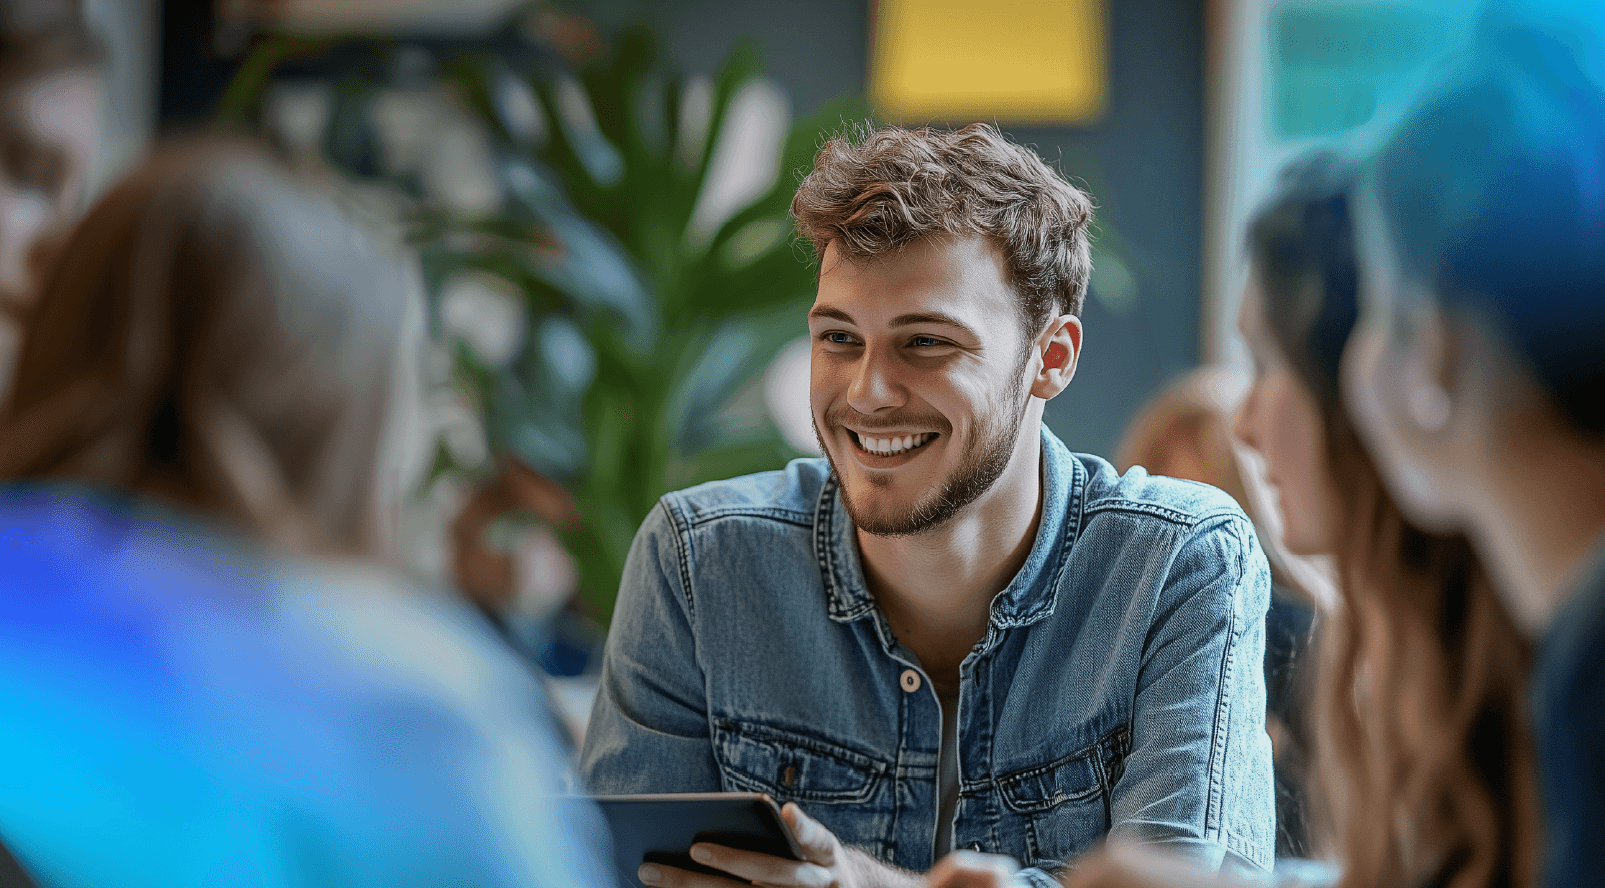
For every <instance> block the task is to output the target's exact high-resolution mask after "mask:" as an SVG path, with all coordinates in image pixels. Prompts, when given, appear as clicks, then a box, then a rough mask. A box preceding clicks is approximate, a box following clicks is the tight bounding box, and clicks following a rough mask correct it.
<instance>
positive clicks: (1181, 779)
mask: <svg viewBox="0 0 1605 888" xmlns="http://www.w3.org/2000/svg"><path fill="white" fill-rule="evenodd" d="M1269 603H1270V570H1269V567H1268V566H1267V564H1266V561H1265V555H1264V553H1263V552H1262V551H1261V550H1260V547H1259V543H1258V541H1257V539H1256V537H1255V535H1254V530H1253V527H1252V526H1251V525H1250V524H1249V523H1248V521H1247V520H1246V519H1245V518H1244V517H1243V516H1242V515H1241V514H1235V515H1223V516H1220V517H1218V518H1210V519H1206V520H1204V521H1203V522H1201V523H1200V524H1199V525H1198V526H1197V527H1196V528H1194V529H1193V530H1192V531H1191V533H1190V535H1189V536H1188V538H1186V539H1184V540H1183V541H1182V542H1181V545H1180V548H1179V549H1178V550H1177V553H1176V557H1175V559H1174V561H1173V562H1172V564H1171V569H1170V573H1169V576H1168V578H1167V580H1166V583H1165V586H1164V589H1163V591H1162V592H1161V593H1160V596H1159V598H1158V600H1157V602H1156V603H1155V613H1154V614H1153V619H1152V622H1151V628H1150V630H1149V634H1148V642H1147V644H1146V646H1145V648H1144V651H1143V656H1142V664H1141V667H1140V671H1139V673H1138V678H1137V693H1136V699H1135V702H1134V708H1133V717H1132V721H1133V724H1132V738H1133V740H1132V748H1131V751H1130V753H1129V755H1128V756H1127V758H1126V760H1125V764H1124V770H1123V773H1122V774H1121V776H1120V778H1119V779H1118V781H1117V782H1116V783H1115V784H1114V785H1113V787H1112V793H1111V800H1110V814H1111V824H1112V828H1111V831H1110V835H1111V836H1112V837H1116V838H1125V839H1130V840H1135V841H1142V842H1148V843H1158V844H1165V845H1170V846H1172V847H1173V848H1174V849H1175V850H1177V851H1180V852H1182V853H1184V854H1188V855H1191V856H1196V857H1197V858H1199V860H1200V862H1202V863H1205V864H1207V865H1210V866H1219V867H1225V868H1228V869H1232V868H1240V867H1243V866H1244V865H1245V864H1247V868H1248V869H1251V870H1253V869H1261V870H1262V869H1269V868H1270V867H1271V865H1272V862H1273V858H1274V854H1275V836H1276V808H1275V798H1274V789H1273V784H1272V762H1271V746H1270V739H1269V737H1268V736H1267V735H1266V733H1265V680H1264V666H1263V660H1264V655H1265V611H1266V608H1267V607H1268V605H1269ZM1200 707H1210V708H1211V710H1212V711H1211V712H1199V708H1200Z"/></svg>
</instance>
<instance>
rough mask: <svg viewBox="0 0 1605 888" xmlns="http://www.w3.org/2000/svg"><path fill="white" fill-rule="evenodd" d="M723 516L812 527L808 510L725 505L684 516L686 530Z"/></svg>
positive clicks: (811, 515) (811, 519)
mask: <svg viewBox="0 0 1605 888" xmlns="http://www.w3.org/2000/svg"><path fill="white" fill-rule="evenodd" d="M724 518H767V519H770V520H772V521H781V522H784V523H786V524H793V525H796V526H797V527H805V528H806V527H812V526H813V523H814V516H813V514H812V513H810V512H802V511H798V510H796V509H786V508H781V507H778V506H726V507H724V508H718V509H707V510H704V511H699V512H697V513H696V514H695V515H694V516H688V517H687V518H686V526H687V529H688V530H694V529H696V528H699V527H701V526H702V525H704V524H711V523H713V522H715V521H719V520H721V519H724Z"/></svg>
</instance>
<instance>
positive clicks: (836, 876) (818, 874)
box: [636, 803, 920, 888]
mask: <svg viewBox="0 0 1605 888" xmlns="http://www.w3.org/2000/svg"><path fill="white" fill-rule="evenodd" d="M780 816H781V817H783V818H784V819H785V821H786V824H787V825H788V826H790V827H791V833H792V835H794V836H796V837H797V845H798V847H800V848H801V849H802V852H803V857H804V858H805V859H804V860H801V861H798V860H785V859H783V858H780V857H771V856H770V855H768V854H757V853H755V852H752V851H737V850H736V849H734V848H726V847H724V846H722V845H709V844H704V843H698V844H696V845H692V846H691V859H692V860H695V861H696V862H697V863H700V864H702V865H703V866H708V867H712V868H714V869H716V870H720V871H722V872H726V873H729V874H730V875H731V876H733V877H734V878H733V879H726V878H723V877H721V876H705V875H702V874H700V873H691V872H686V871H685V870H683V869H679V868H678V867H672V866H663V865H661V864H656V863H646V864H642V865H641V868H640V870H638V871H637V872H636V875H637V876H638V877H639V878H640V879H641V881H642V882H644V883H645V884H647V885H654V886H658V888H730V886H731V885H746V884H748V883H751V884H755V885H761V886H765V888H918V886H919V885H920V877H919V876H917V875H915V874H913V873H911V872H908V871H906V870H900V869H896V868H894V867H890V866H887V865H886V864H884V863H881V862H880V861H878V860H876V859H875V858H873V857H871V856H869V855H868V854H865V853H864V852H862V851H859V850H858V849H857V848H849V847H847V846H845V845H843V844H842V843H841V842H840V841H838V840H837V838H836V836H835V835H834V834H832V833H831V831H830V830H828V829H826V828H825V827H823V826H821V825H820V823H819V821H817V820H814V819H813V818H811V817H809V816H808V815H806V814H804V813H803V812H802V809H801V808H799V807H797V806H796V805H795V804H792V803H787V805H786V806H785V807H784V808H781V809H780Z"/></svg>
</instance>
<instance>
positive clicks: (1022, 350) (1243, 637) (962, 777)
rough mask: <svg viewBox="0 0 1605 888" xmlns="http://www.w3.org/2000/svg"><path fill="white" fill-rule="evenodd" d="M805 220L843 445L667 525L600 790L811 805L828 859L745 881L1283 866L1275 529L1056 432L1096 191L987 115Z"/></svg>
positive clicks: (631, 617) (673, 498) (818, 171)
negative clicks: (1117, 845)
mask: <svg viewBox="0 0 1605 888" xmlns="http://www.w3.org/2000/svg"><path fill="white" fill-rule="evenodd" d="M792 211H793V215H794V216H795V217H796V220H797V228H798V230H799V231H800V232H801V234H802V235H803V236H804V237H805V238H807V239H808V240H809V241H810V242H811V243H812V244H813V246H814V248H815V251H816V255H817V256H818V260H819V290H818V296H817V298H816V300H815V302H814V306H813V309H812V310H811V311H810V312H809V316H808V326H809V331H810V333H811V335H812V338H813V359H812V379H811V401H812V410H813V417H814V426H815V429H816V431H817V433H818V436H819V441H820V444H821V446H822V447H823V449H824V451H825V454H826V459H804V460H797V461H795V462H793V463H792V464H791V465H790V466H788V467H787V468H786V469H785V470H784V471H780V472H770V473H765V474H760V475H752V476H748V477H745V478H736V479H732V480H730V481H723V482H718V483H714V484H708V485H703V486H701V487H697V488H693V489H690V490H685V491H681V492H679V493H673V494H670V495H668V496H665V497H664V498H663V500H662V502H661V503H660V504H659V506H658V508H657V509H656V510H655V511H654V512H653V513H652V515H651V516H650V517H649V518H648V519H647V521H646V523H645V524H644V525H643V526H642V528H641V531H640V533H639V534H638V535H637V537H636V540H635V545H634V548H633V549H632V550H631V553H630V559H629V563H628V566H627V568H626V572H625V578H624V583H623V587H622V589H621V590H620V594H619V602H618V609H617V611H616V613H615V616H614V621H613V627H612V632H611V633H610V635H609V638H608V648H607V654H606V658H605V661H604V665H603V679H602V691H601V694H600V697H599V699H598V701H597V705H596V710H595V714H594V715H593V717H592V721H591V726H590V730H589V732H588V735H587V737H586V742H585V749H584V751H583V754H582V761H581V771H582V776H583V778H584V779H585V781H586V782H587V785H588V787H589V788H590V790H591V791H593V792H597V793H625V792H630V793H639V792H690V791H716V790H729V791H752V792H765V793H768V794H769V795H771V796H773V797H774V798H776V799H777V800H779V801H782V802H790V803H795V804H787V805H786V808H785V816H786V818H787V820H788V821H789V822H790V823H791V824H792V826H793V828H794V830H795V831H796V832H797V834H798V836H799V839H800V841H801V843H802V845H803V847H804V851H805V852H806V855H807V857H808V858H809V859H808V860H807V861H805V862H802V863H795V862H790V861H782V860H779V859H777V858H772V857H764V856H761V855H753V854H747V853H743V852H738V851H734V850H731V849H727V848H721V847H717V846H711V845H700V846H697V847H695V848H694V849H693V856H695V857H697V858H698V859H699V860H702V861H703V862H705V863H707V864H708V865H709V866H711V867H713V868H714V869H717V870H721V871H723V872H727V873H730V874H732V876H734V877H735V879H736V881H738V882H741V883H745V882H747V881H749V880H750V881H755V882H758V883H760V884H775V885H830V884H835V885H841V886H900V885H905V884H918V877H917V875H915V873H917V872H922V871H924V870H926V869H928V868H929V867H930V866H931V864H932V863H933V861H934V860H935V859H936V858H938V857H940V856H941V855H943V854H946V853H948V852H949V851H952V850H955V849H966V850H982V851H989V852H994V853H1000V854H1007V855H1010V856H1012V857H1014V858H1016V859H1017V860H1020V861H1022V862H1023V863H1024V864H1025V865H1026V866H1028V867H1030V868H1029V869H1027V870H1025V871H1023V872H1022V874H1021V878H1022V879H1023V880H1025V881H1027V882H1032V883H1040V884H1043V885H1054V884H1057V883H1055V882H1053V881H1052V880H1051V879H1050V878H1049V876H1048V875H1047V873H1046V872H1045V870H1052V869H1056V868H1058V867H1060V866H1062V865H1064V864H1065V863H1066V862H1068V861H1070V860H1072V859H1073V858H1075V857H1076V856H1077V855H1080V854H1081V853H1082V852H1084V851H1087V850H1088V849H1089V848H1091V847H1092V846H1093V845H1094V844H1095V843H1096V842H1098V841H1099V839H1101V838H1102V837H1103V836H1105V835H1109V834H1112V835H1116V836H1122V837H1125V838H1128V839H1132V840H1137V841H1144V842H1157V843H1165V844H1167V845H1170V846H1172V847H1174V848H1177V849H1179V850H1181V851H1182V852H1184V853H1188V854H1191V855H1194V856H1195V857H1197V858H1198V859H1200V860H1201V861H1203V862H1206V863H1209V864H1213V865H1226V866H1233V867H1266V866H1269V864H1270V863H1271V854H1272V847H1273V844H1274V841H1273V839H1274V832H1275V823H1274V819H1275V815H1274V804H1273V799H1272V790H1271V756H1270V744H1269V741H1268V740H1267V738H1266V736H1265V731H1264V712H1265V692H1264V687H1263V683H1262V673H1261V658H1262V654H1263V647H1264V640H1263V623H1264V613H1265V608H1266V604H1267V598H1268V592H1267V589H1268V586H1269V576H1268V571H1267V568H1266V565H1265V559H1264V556H1263V554H1262V553H1261V552H1260V550H1259V549H1258V547H1257V544H1256V543H1255V537H1254V532H1253V530H1252V528H1251V527H1250V525H1249V523H1248V521H1247V519H1246V518H1245V517H1244V516H1243V514H1242V512H1241V511H1239V510H1238V508H1237V507H1236V505H1235V504H1233V502H1232V501H1231V500H1230V498H1228V497H1227V496H1226V495H1225V494H1222V493H1220V492H1219V491H1216V490H1214V489H1213V488H1209V487H1205V486H1203V485H1198V484H1193V483H1190V482H1182V481H1174V480H1170V479H1162V478H1152V477H1148V476H1147V475H1146V474H1145V473H1144V472H1142V471H1141V470H1140V469H1134V470H1132V471H1131V472H1130V473H1128V474H1127V475H1126V476H1124V477H1121V476H1119V475H1117V474H1116V473H1115V471H1114V470H1113V469H1112V468H1111V467H1110V466H1109V464H1108V463H1107V462H1105V461H1103V460H1101V459H1099V458H1097V457H1094V456H1088V455H1084V454H1073V453H1071V452H1070V451H1069V450H1068V449H1066V447H1065V446H1064V445H1063V444H1062V443H1060V441H1059V440H1058V439H1057V438H1056V437H1054V436H1053V434H1052V433H1051V432H1049V431H1048V430H1047V429H1046V428H1045V427H1044V426H1043V424H1042V411H1043V406H1044V405H1045V404H1046V403H1047V401H1048V400H1049V399H1051V398H1053V397H1054V396H1056V395H1058V394H1059V393H1060V392H1061V391H1063V390H1064V388H1065V387H1066V386H1067V385H1068V384H1069V383H1070V380H1071V377H1072V376H1073V375H1074V374H1075V368H1076V363H1077V360H1078V359H1079V357H1080V354H1081V343H1082V328H1081V322H1080V320H1079V319H1078V315H1079V313H1080V311H1081V304H1082V299H1083V297H1084V294H1085V291H1086V285H1087V277H1088V274H1089V273H1090V270H1091V260H1090V246H1089V242H1088V230H1087V229H1088V227H1089V226H1090V224H1091V222H1092V205H1091V202H1090V201H1089V200H1088V198H1087V196H1086V195H1085V194H1083V193H1082V192H1080V191H1078V190H1077V189H1076V188H1074V187H1072V186H1071V185H1070V184H1069V183H1067V182H1066V181H1064V179H1063V178H1061V177H1060V176H1059V175H1058V174H1056V173H1055V172H1054V171H1053V170H1051V169H1050V168H1049V167H1048V166H1047V165H1045V164H1044V163H1043V162H1042V161H1041V160H1040V159H1039V158H1038V157H1037V156H1036V155H1035V154H1034V153H1032V152H1031V151H1029V150H1027V149H1025V148H1022V147H1020V146H1018V145H1015V144H1013V143H1011V142H1009V141H1007V140H1006V139H1004V138H1003V137H1002V136H1001V135H999V133H998V132H997V130H995V129H993V128H991V127H988V126H981V125H977V126H971V127H967V128H965V129H963V130H959V131H957V132H948V131H941V130H924V129H922V130H912V131H911V130H905V129H900V128H896V127H888V128H884V129H880V130H875V131H873V132H863V133H860V134H858V135H857V136H856V137H841V138H836V139H833V140H831V141H830V142H828V143H827V144H826V145H825V146H824V147H823V148H822V149H821V150H820V152H819V155H818V157H817V158H816V160H815V164H814V169H813V172H812V173H811V174H810V175H809V176H808V177H807V179H805V180H804V181H803V183H802V185H801V187H800V189H799V190H798V193H797V196H796V199H795V200H794V201H793V204H792ZM640 875H641V878H642V880H643V881H645V882H646V883H648V884H652V885H665V886H703V885H708V886H711V885H730V884H732V882H731V881H729V880H725V879H722V878H719V877H714V876H706V875H695V874H692V873H688V872H683V871H681V870H677V869H673V868H670V867H665V866H644V867H643V868H642V872H641V874H640Z"/></svg>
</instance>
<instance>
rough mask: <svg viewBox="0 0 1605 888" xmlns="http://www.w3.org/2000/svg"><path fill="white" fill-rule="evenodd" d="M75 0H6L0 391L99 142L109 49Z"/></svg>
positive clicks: (0, 41)
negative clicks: (55, 235) (36, 287)
mask: <svg viewBox="0 0 1605 888" xmlns="http://www.w3.org/2000/svg"><path fill="white" fill-rule="evenodd" d="M79 6H80V4H79V2H77V0H0V392H3V391H4V390H5V386H6V380H7V379H9V377H10V373H11V364H12V361H13V360H14V358H15V352H16V347H17V342H18V339H19V335H20V334H19V329H18V323H19V322H20V320H21V318H22V316H23V315H24V314H25V313H26V310H27V306H28V303H29V299H30V290H31V287H32V285H33V283H34V278H35V277H36V276H37V273H38V268H39V265H40V256H39V248H40V246H41V242H42V241H44V240H45V239H47V236H48V235H49V234H50V233H52V231H54V230H55V229H58V228H59V227H60V226H62V225H63V224H64V223H65V222H67V221H68V220H69V218H70V216H71V214H72V213H73V212H75V211H76V209H77V208H78V206H79V202H80V200H81V199H82V196H83V190H84V183H85V181H86V178H87V176H88V175H89V171H90V166H91V164H92V163H93V161H94V158H95V152H96V149H97V147H98V144H99V143H98V136H99V123H100V100H101V81H100V77H101V65H102V62H103V55H104V53H103V50H102V48H101V45H100V42H99V41H98V40H97V39H96V37H95V36H94V34H93V33H91V31H90V29H89V25H88V23H87V21H86V20H85V18H84V16H83V14H82V11H81V10H80V8H79Z"/></svg>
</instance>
